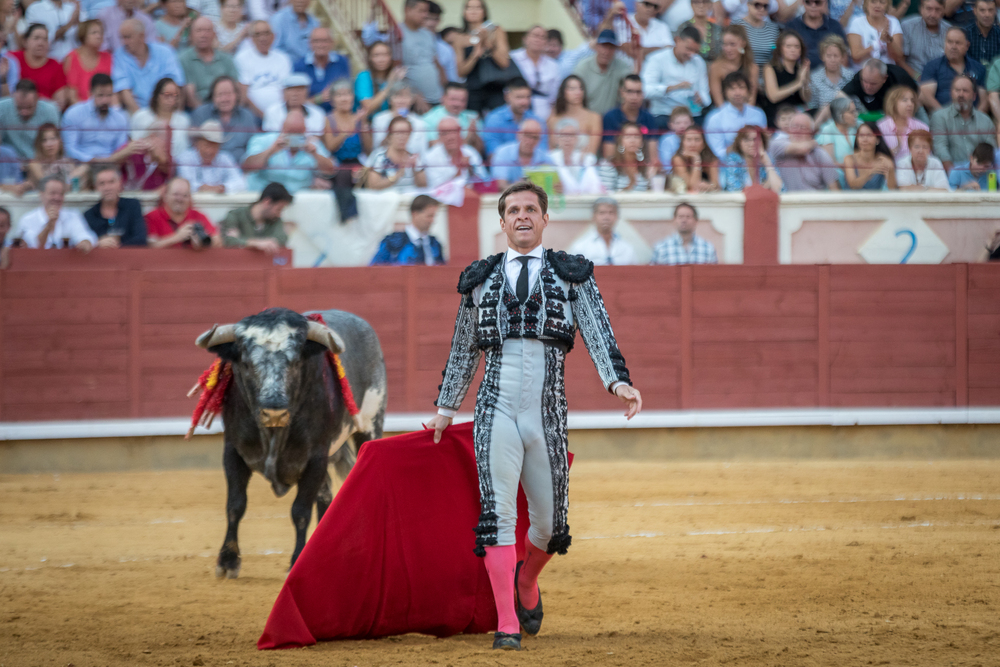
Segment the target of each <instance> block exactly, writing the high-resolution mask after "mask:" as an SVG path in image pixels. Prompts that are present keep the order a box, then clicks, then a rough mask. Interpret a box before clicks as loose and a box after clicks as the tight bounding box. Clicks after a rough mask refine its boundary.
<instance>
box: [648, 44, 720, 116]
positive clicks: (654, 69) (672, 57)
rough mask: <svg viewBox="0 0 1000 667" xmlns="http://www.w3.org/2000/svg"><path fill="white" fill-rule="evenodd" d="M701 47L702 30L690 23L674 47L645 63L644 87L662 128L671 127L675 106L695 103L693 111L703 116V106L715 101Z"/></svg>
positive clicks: (692, 107) (694, 113) (660, 52)
mask: <svg viewBox="0 0 1000 667" xmlns="http://www.w3.org/2000/svg"><path fill="white" fill-rule="evenodd" d="M700 48H701V33H700V32H698V29H697V28H695V27H694V26H690V25H689V26H686V27H685V28H683V29H682V30H681V31H680V32H679V33H678V34H677V42H676V43H675V44H674V48H672V49H663V50H662V51H657V52H656V53H654V54H652V55H651V56H649V58H647V59H646V63H645V64H644V65H643V66H642V89H643V91H645V93H646V99H647V100H649V112H650V113H651V114H653V115H654V116H655V117H656V121H657V125H658V126H659V128H660V129H664V128H666V127H667V123H668V121H669V120H670V112H671V111H673V109H674V107H676V106H681V105H685V106H688V107H691V113H692V115H694V116H700V115H701V109H702V107H704V106H707V105H708V104H709V103H710V102H711V101H712V97H711V93H710V92H709V89H708V68H707V67H706V66H705V61H704V60H702V58H701V56H699V55H698V50H699V49H700Z"/></svg>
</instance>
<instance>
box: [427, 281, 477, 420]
mask: <svg viewBox="0 0 1000 667" xmlns="http://www.w3.org/2000/svg"><path fill="white" fill-rule="evenodd" d="M478 326H479V308H478V307H477V306H476V304H475V302H474V301H473V298H472V294H463V295H462V302H461V304H459V306H458V316H457V317H456V318H455V334H454V335H453V336H452V339H451V352H449V353H448V363H447V365H445V367H444V372H443V373H442V375H443V376H444V378H443V380H442V382H441V386H440V387H439V388H438V389H439V390H440V391H439V393H438V398H437V400H436V401H434V405H436V406H437V407H438V408H443V409H444V410H452V411H455V412H457V411H458V408H459V407H460V406H461V405H462V400H463V399H465V394H466V393H468V391H469V387H470V386H471V385H472V379H473V378H474V377H475V375H476V369H477V368H479V358H480V356H482V351H481V350H480V349H479V345H478V342H477V339H478V336H477V329H478ZM449 416H454V415H449Z"/></svg>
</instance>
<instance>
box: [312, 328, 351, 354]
mask: <svg viewBox="0 0 1000 667" xmlns="http://www.w3.org/2000/svg"><path fill="white" fill-rule="evenodd" d="M306 337H307V338H308V339H309V340H311V341H314V342H316V343H319V344H320V345H324V346H326V349H328V350H330V351H331V352H333V353H334V354H340V353H342V352H343V351H344V340H343V339H342V338H341V337H340V336H338V335H337V332H336V331H334V330H333V329H331V328H330V327H328V326H326V325H324V324H320V323H319V322H313V321H311V320H310V322H309V331H308V333H307V334H306Z"/></svg>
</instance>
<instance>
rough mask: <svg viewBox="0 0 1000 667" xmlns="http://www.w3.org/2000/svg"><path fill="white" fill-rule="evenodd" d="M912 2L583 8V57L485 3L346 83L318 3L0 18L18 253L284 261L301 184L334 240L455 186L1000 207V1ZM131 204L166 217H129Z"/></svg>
mask: <svg viewBox="0 0 1000 667" xmlns="http://www.w3.org/2000/svg"><path fill="white" fill-rule="evenodd" d="M910 1H911V0H899V1H898V2H897V3H896V4H893V2H892V1H891V0H719V1H718V2H710V1H709V0H672V1H671V0H638V1H636V0H625V1H623V0H577V2H576V6H577V8H578V9H579V10H580V12H581V15H582V17H583V19H584V21H585V23H586V24H587V26H588V27H589V28H590V29H591V30H592V38H591V39H590V40H589V41H587V42H586V43H584V44H582V45H581V46H579V47H577V48H574V49H564V48H563V36H562V34H561V33H560V32H559V31H558V30H552V29H547V28H546V27H545V26H541V25H535V26H531V27H530V28H529V29H528V30H527V31H525V32H524V33H522V34H519V35H508V33H507V31H506V30H505V29H504V27H503V26H501V25H498V24H497V23H494V22H493V21H491V20H490V9H489V7H488V6H487V3H486V0H465V2H464V4H463V6H462V9H461V14H460V15H457V16H450V17H448V16H445V14H444V12H443V11H442V8H441V7H440V6H439V5H438V4H437V3H435V2H433V0H402V3H403V4H402V6H401V7H400V8H399V9H400V13H399V14H398V16H399V17H400V19H401V20H400V22H399V36H400V40H399V43H398V45H397V49H396V51H395V56H396V57H398V58H399V60H395V59H394V50H393V43H394V41H393V40H392V39H389V37H390V36H387V35H385V34H383V33H380V32H379V28H378V26H377V25H375V24H371V25H369V26H366V27H365V30H364V31H362V39H363V41H364V44H365V47H366V49H367V61H366V62H365V63H364V64H363V65H364V68H363V69H361V70H360V71H355V72H352V68H351V63H350V62H349V59H348V58H347V57H346V56H345V55H343V54H342V53H341V52H339V51H338V50H337V46H338V45H337V41H336V39H335V37H334V34H333V33H332V31H331V29H330V28H328V27H325V26H324V25H322V24H321V23H320V21H319V20H318V19H317V17H316V16H314V15H313V14H312V13H310V10H309V4H310V3H309V1H308V0H278V1H276V2H263V1H262V0H224V1H223V2H221V3H220V2H219V0H187V2H185V0H159V1H155V0H154V1H153V2H150V3H145V4H144V2H143V0H22V2H20V3H18V4H17V5H16V6H14V5H12V4H11V3H4V4H3V5H0V30H2V31H3V33H4V35H3V40H2V42H0V43H2V47H3V48H2V51H0V135H2V136H0V189H2V190H3V191H4V192H8V193H12V194H15V195H23V194H25V193H26V192H29V191H32V190H35V191H37V192H38V193H39V196H40V198H41V200H42V202H43V205H42V206H41V207H40V208H38V209H36V210H35V211H32V212H31V213H29V214H28V215H26V216H25V219H24V220H21V221H19V228H20V229H21V230H22V235H21V237H20V238H19V239H18V241H19V242H20V243H23V244H25V245H29V246H49V247H51V246H53V245H71V246H73V247H77V248H79V249H81V250H87V249H89V248H90V247H94V246H98V245H100V246H104V247H114V246H117V245H143V244H148V245H153V246H158V247H159V246H170V245H177V244H186V245H189V246H192V247H195V248H198V247H203V246H207V245H235V244H236V241H234V239H238V240H239V243H240V244H246V245H251V246H254V247H256V246H261V249H271V247H272V245H273V244H274V243H278V244H280V243H283V238H282V235H283V233H284V232H280V233H279V231H280V230H277V229H276V228H274V225H273V224H272V223H273V220H274V215H273V214H274V212H275V210H277V209H276V208H275V207H277V206H278V204H287V202H288V201H289V200H290V198H291V197H292V196H294V194H295V193H296V192H298V191H300V190H303V189H314V190H327V191H330V193H331V196H333V197H335V199H336V203H337V206H338V210H339V212H340V216H341V219H342V220H349V219H350V218H351V217H353V216H355V215H356V214H357V208H356V205H355V202H354V197H353V194H352V191H353V190H354V189H355V188H359V187H365V188H369V189H375V190H379V189H393V190H396V191H399V192H401V193H408V194H411V193H419V192H422V191H433V190H434V189H436V188H439V187H440V186H442V185H445V184H447V183H448V182H449V181H456V180H457V181H458V182H460V183H461V184H463V185H465V186H468V187H473V188H476V189H478V190H480V191H484V192H489V191H495V190H498V189H500V188H503V187H505V186H506V185H509V184H510V183H512V182H514V181H517V180H520V179H524V178H527V179H532V180H535V181H536V182H538V183H540V184H543V185H544V186H545V187H546V188H551V189H552V190H553V191H555V192H559V193H563V194H583V195H594V196H599V195H604V194H611V193H618V192H643V191H654V192H658V191H665V190H668V191H671V192H674V193H678V194H681V193H686V192H696V193H706V192H716V191H718V192H738V191H740V190H742V189H743V188H745V187H747V186H750V185H755V184H760V185H763V186H765V187H768V188H770V189H772V190H774V191H776V192H795V191H815V190H838V189H840V190H861V189H865V190H887V189H888V190H892V189H907V190H995V189H996V172H995V169H996V162H997V153H996V147H997V120H998V119H1000V25H998V23H997V4H996V2H995V0H964V1H960V2H957V3H956V2H952V1H951V0H948V1H947V2H946V1H945V0H913V1H914V2H919V11H918V13H917V14H914V15H910V16H907V15H906V12H907V9H908V7H909V4H910ZM445 19H447V20H445ZM446 24H450V25H446ZM518 45H519V46H518ZM514 46H518V48H513V47H514ZM115 177H117V178H115ZM276 188H280V191H277V190H276ZM71 191H94V192H95V198H97V199H98V201H97V203H96V204H94V207H93V208H91V209H90V210H89V211H88V212H87V215H86V216H77V215H72V214H70V212H68V211H66V210H63V209H62V205H61V204H62V200H63V197H64V196H65V195H66V193H67V192H71ZM125 191H152V192H155V193H157V194H158V195H160V197H161V200H162V204H161V206H159V207H158V208H157V209H156V210H155V211H153V212H151V213H150V214H149V215H147V216H146V218H145V219H144V220H140V219H139V218H140V217H141V216H139V214H137V213H136V211H135V206H134V205H133V204H132V203H131V202H134V201H135V200H133V199H129V198H122V197H120V193H121V192H125ZM244 191H253V192H262V193H268V192H270V193H271V194H270V195H267V196H265V195H263V194H262V195H261V200H260V202H258V204H255V205H254V207H256V208H253V207H251V209H248V210H247V211H244V212H243V214H241V217H239V219H238V220H237V219H235V218H234V219H232V220H230V218H232V216H230V218H227V221H229V222H230V224H229V225H228V226H226V225H223V226H222V228H221V229H219V230H216V229H215V227H214V226H213V225H212V224H211V223H210V222H209V221H208V220H207V218H204V216H202V215H201V214H200V213H198V212H197V211H196V210H194V209H193V208H192V207H191V195H192V193H195V192H210V193H217V194H227V193H238V192H244ZM286 197H287V198H286ZM265 201H267V202H269V203H268V204H267V205H264V204H263V202H265ZM424 203H425V204H426V202H424ZM279 208H280V207H279ZM427 210H429V209H428V206H424V207H423V208H422V209H421V210H420V211H419V213H420V214H421V215H424V216H425V217H426V215H428V214H427V213H426V211H427ZM253 211H256V213H254V212H253ZM416 213H417V212H415V214H416ZM595 215H596V213H595ZM137 216H138V217H137ZM0 217H3V216H2V215H0ZM682 217H683V216H682ZM421 219H423V218H421ZM140 223H141V224H140ZM140 228H141V229H140ZM261 230H264V231H261ZM234 231H236V232H237V235H236V236H234V235H233V232H234ZM251 232H253V233H258V232H259V233H261V234H263V237H260V238H264V239H267V240H269V241H270V242H273V243H263V244H262V243H257V242H256V241H259V240H260V238H258V237H256V236H253V234H250V233H251ZM246 234H250V236H246ZM425 234H426V230H425V229H422V228H421V226H420V225H418V224H417V223H416V222H415V223H414V226H413V229H412V230H410V229H408V231H407V235H406V236H407V238H406V239H402V237H399V238H398V239H397V241H399V242H402V241H404V240H406V241H407V242H410V243H411V244H412V243H416V242H418V241H421V239H423V238H424V235H425ZM681 236H682V237H684V234H683V233H681ZM684 238H686V237H684ZM251 241H253V242H251ZM606 245H607V244H606ZM675 246H676V243H674V244H673V245H671V246H669V247H668V248H666V249H664V251H663V253H664V254H665V255H673V254H677V252H678V251H677V250H676V247H675ZM387 247H388V246H384V247H383V250H386V248H387ZM421 247H422V246H421ZM607 247H608V248H609V250H608V257H612V256H613V255H614V253H613V252H611V250H610V248H611V246H610V245H607ZM681 247H682V248H687V250H686V251H685V252H688V253H689V254H690V253H694V255H692V256H695V255H698V256H700V255H699V253H701V252H702V251H701V250H700V249H699V248H700V246H697V244H696V245H693V246H691V245H690V244H681ZM389 249H390V250H391V248H389ZM427 252H430V251H429V250H427ZM381 253H382V251H380V254H381ZM658 253H659V251H658ZM427 257H428V259H427V261H428V262H429V261H431V260H430V259H429V257H430V255H427Z"/></svg>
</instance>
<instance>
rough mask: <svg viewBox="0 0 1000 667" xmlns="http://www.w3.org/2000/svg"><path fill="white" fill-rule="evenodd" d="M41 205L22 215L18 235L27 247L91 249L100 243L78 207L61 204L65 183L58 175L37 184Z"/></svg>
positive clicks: (87, 250)
mask: <svg viewBox="0 0 1000 667" xmlns="http://www.w3.org/2000/svg"><path fill="white" fill-rule="evenodd" d="M38 189H39V191H40V192H41V200H42V205H41V206H39V207H38V208H36V209H34V210H32V211H29V212H28V213H25V214H24V217H22V218H21V222H20V225H19V226H18V237H19V238H21V239H22V240H23V241H24V245H25V246H26V247H28V248H46V249H48V248H64V247H70V248H76V249H77V250H79V251H80V252H82V253H88V252H90V251H91V250H93V248H94V246H95V245H97V235H96V234H95V233H94V232H93V230H92V229H91V228H90V226H89V225H87V222H86V221H85V220H84V219H83V216H82V215H80V212H79V211H76V210H73V209H65V208H63V207H62V205H63V199H64V198H65V197H66V183H64V182H63V181H62V179H61V178H59V177H58V176H49V177H47V178H43V179H42V181H41V183H39V184H38Z"/></svg>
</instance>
